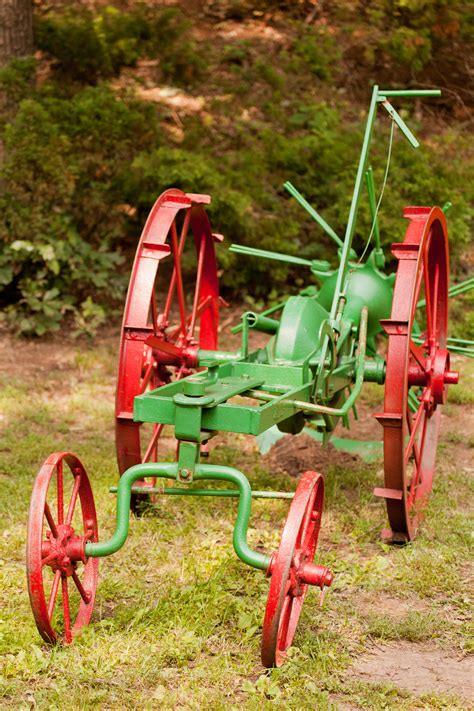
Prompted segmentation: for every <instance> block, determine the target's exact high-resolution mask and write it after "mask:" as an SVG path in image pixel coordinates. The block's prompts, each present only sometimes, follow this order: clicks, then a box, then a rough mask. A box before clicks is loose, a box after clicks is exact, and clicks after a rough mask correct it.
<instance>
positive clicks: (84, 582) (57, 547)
mask: <svg viewBox="0 0 474 711" xmlns="http://www.w3.org/2000/svg"><path fill="white" fill-rule="evenodd" d="M65 464H66V466H64V465H65ZM67 472H69V474H70V475H72V476H68V474H67ZM65 500H68V504H67V507H65V504H64V502H65ZM78 500H79V501H80V507H77V502H78ZM97 540H98V531H97V517H96V513H95V505H94V498H93V496H92V490H91V487H90V483H89V479H88V477H87V474H86V472H85V469H84V467H83V466H82V464H81V462H80V461H79V460H78V459H77V457H75V456H74V455H73V454H70V453H68V452H56V453H55V454H51V456H50V457H48V459H47V460H46V461H45V463H44V464H43V466H42V467H41V469H40V471H39V473H38V475H37V477H36V480H35V483H34V487H33V493H32V496H31V504H30V513H29V518H28V540H27V546H26V570H27V579H28V592H29V595H30V602H31V608H32V610H33V615H34V618H35V621H36V626H37V627H38V631H39V633H40V635H41V636H42V637H43V639H44V640H45V641H46V642H49V643H51V644H54V643H56V642H58V641H63V642H65V643H66V644H69V643H70V642H71V641H72V638H73V635H74V634H75V633H76V632H77V631H78V630H79V629H80V628H81V627H83V626H84V625H86V624H87V623H88V622H89V620H90V617H91V614H92V610H93V608H94V601H95V593H96V588H97V579H98V573H99V560H98V558H89V559H87V558H86V556H85V544H86V542H87V541H97ZM60 587H61V605H58V604H57V602H58V591H59V588H60Z"/></svg>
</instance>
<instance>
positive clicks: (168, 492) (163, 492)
mask: <svg viewBox="0 0 474 711" xmlns="http://www.w3.org/2000/svg"><path fill="white" fill-rule="evenodd" d="M117 490H118V487H116V486H111V487H110V488H109V492H110V493H111V494H116V493H117ZM131 491H132V494H142V495H143V487H142V486H132V490H131ZM146 491H147V494H158V495H160V496H210V497H217V498H219V497H222V498H224V499H238V498H239V496H240V492H239V491H238V490H237V489H185V488H184V487H174V488H173V487H158V486H149V487H147V490H146ZM293 497H294V494H293V493H292V492H291V491H252V499H292V498H293Z"/></svg>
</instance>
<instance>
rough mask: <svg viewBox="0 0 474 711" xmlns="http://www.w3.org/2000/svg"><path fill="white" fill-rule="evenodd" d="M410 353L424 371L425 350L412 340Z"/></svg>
mask: <svg viewBox="0 0 474 711" xmlns="http://www.w3.org/2000/svg"><path fill="white" fill-rule="evenodd" d="M410 353H411V355H412V356H413V358H414V359H415V360H416V362H417V363H418V365H419V366H420V368H422V369H423V370H424V369H425V358H424V356H423V348H422V347H421V346H418V345H416V343H414V342H413V341H412V340H411V339H410Z"/></svg>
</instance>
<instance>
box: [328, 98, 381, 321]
mask: <svg viewBox="0 0 474 711" xmlns="http://www.w3.org/2000/svg"><path fill="white" fill-rule="evenodd" d="M377 97H378V86H377V84H376V85H375V86H374V88H373V90H372V99H371V101H370V107H369V113H368V116H367V124H366V127H365V134H364V141H363V144H362V150H361V152H360V158H359V167H358V169H357V175H356V180H355V184H354V192H353V195H352V202H351V207H350V210H349V217H348V219H347V227H346V233H345V236H344V245H343V248H342V254H341V262H340V265H339V271H338V274H337V281H336V285H335V289H334V298H333V302H332V307H331V318H332V319H335V318H336V314H337V307H338V304H339V299H340V297H341V294H342V292H343V287H344V284H345V281H346V274H347V268H348V264H349V258H350V254H351V248H352V239H353V237H354V231H355V227H356V222H357V210H358V208H359V200H360V194H361V190H362V183H363V179H364V173H365V169H366V165H367V158H368V154H369V146H370V139H371V137H372V131H373V127H374V122H375V116H376V113H377Z"/></svg>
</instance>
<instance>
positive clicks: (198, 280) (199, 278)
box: [188, 236, 206, 338]
mask: <svg viewBox="0 0 474 711" xmlns="http://www.w3.org/2000/svg"><path fill="white" fill-rule="evenodd" d="M205 254H206V240H205V238H204V236H201V244H200V245H199V255H198V266H197V275H196V286H195V289H194V300H193V310H192V312H191V322H190V324H189V330H188V335H189V336H190V337H191V338H192V337H193V336H194V329H195V327H196V316H197V310H198V305H199V296H200V294H201V281H202V270H203V268H204V257H205Z"/></svg>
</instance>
